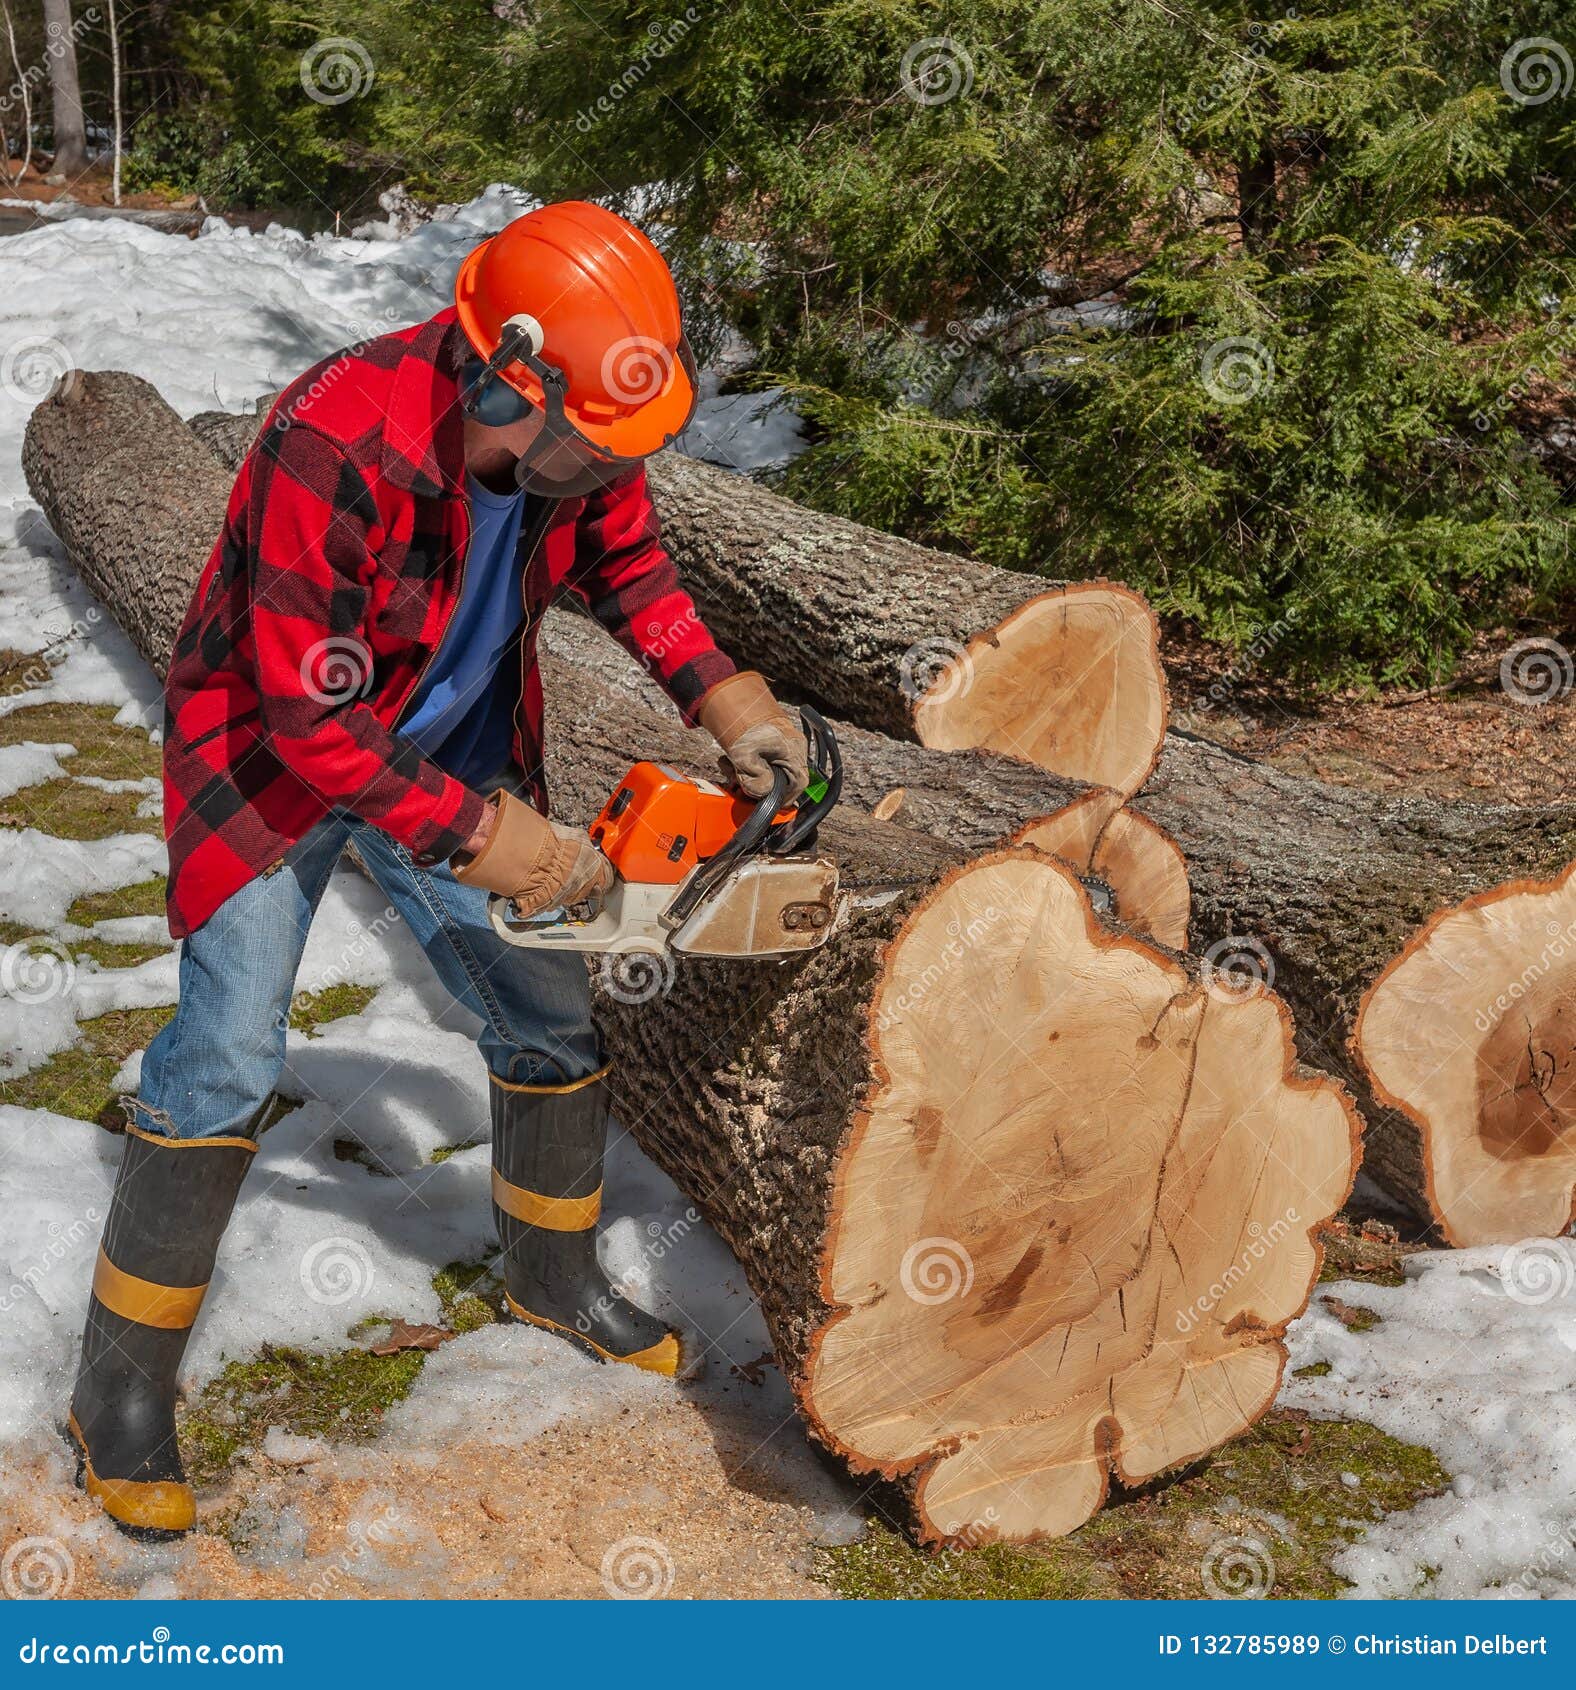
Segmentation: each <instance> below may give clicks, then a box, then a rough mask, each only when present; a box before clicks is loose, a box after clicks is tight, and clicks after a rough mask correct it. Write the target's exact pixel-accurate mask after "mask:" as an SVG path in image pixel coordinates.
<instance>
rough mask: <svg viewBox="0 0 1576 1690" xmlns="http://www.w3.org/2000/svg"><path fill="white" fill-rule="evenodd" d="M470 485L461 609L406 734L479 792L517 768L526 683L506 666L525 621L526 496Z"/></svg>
mask: <svg viewBox="0 0 1576 1690" xmlns="http://www.w3.org/2000/svg"><path fill="white" fill-rule="evenodd" d="M465 481H466V490H467V492H468V494H469V498H470V507H471V544H470V550H469V551H468V552H467V553H466V554H465V582H464V585H463V586H462V587H461V589H460V602H459V603H458V604H457V605H455V607H454V612H453V614H452V615H451V616H450V618H449V625H448V627H447V628H445V629H444V632H443V643H442V644H441V645H440V646H439V647H438V649H437V651H436V652H435V653H434V654H433V659H432V664H431V666H430V667H429V668H428V670H427V673H426V674H425V675H424V676H422V679H421V684H420V686H418V687H417V689H416V691H415V693H414V694H413V695H412V696H411V698H410V701H409V702H408V703H407V704H406V706H405V709H404V711H403V712H402V714H401V717H400V722H399V730H398V731H399V732H400V733H401V734H403V735H404V737H405V738H406V739H409V740H412V741H413V742H414V743H415V744H416V745H417V746H419V747H420V748H421V750H422V752H423V753H424V754H425V755H426V756H428V757H430V758H431V759H432V760H433V762H435V763H436V764H437V765H438V767H439V768H440V769H442V770H443V771H444V772H445V773H446V774H451V775H453V776H454V777H455V779H456V780H462V781H464V782H465V783H466V784H467V785H468V786H476V785H479V784H480V783H481V782H483V781H486V780H487V779H489V778H490V777H491V776H493V775H496V774H497V773H498V772H499V770H500V769H502V768H503V767H504V765H505V764H506V763H507V762H508V761H509V750H510V742H511V739H512V737H513V733H514V725H513V715H514V711H513V705H514V701H515V699H516V698H517V696H518V694H519V686H520V678H519V673H518V668H516V669H515V670H514V671H513V672H511V673H508V674H505V673H504V663H503V660H504V658H505V657H506V656H507V655H508V654H509V651H510V649H511V647H512V646H513V644H514V639H515V636H516V635H517V634H518V633H519V632H520V624H521V623H522V622H524V621H525V600H524V597H523V595H522V591H521V582H520V562H519V557H518V555H517V554H518V550H519V542H520V525H521V522H522V519H523V518H524V516H525V494H524V493H523V492H519V491H517V492H514V493H492V492H489V491H488V490H487V489H486V488H485V487H483V486H482V485H481V483H480V482H478V481H477V480H476V478H475V477H474V476H470V475H468V476H466V478H465Z"/></svg>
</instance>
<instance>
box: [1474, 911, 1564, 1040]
mask: <svg viewBox="0 0 1576 1690" xmlns="http://www.w3.org/2000/svg"><path fill="white" fill-rule="evenodd" d="M1543 931H1544V934H1545V939H1544V943H1543V945H1542V947H1541V948H1540V950H1539V951H1538V954H1537V955H1536V956H1535V957H1534V958H1533V959H1532V961H1531V962H1529V963H1528V964H1527V966H1526V967H1525V968H1523V969H1522V971H1521V972H1520V973H1519V974H1518V975H1517V976H1516V977H1515V979H1514V980H1511V981H1510V982H1509V983H1508V984H1507V985H1506V986H1505V988H1504V990H1503V991H1501V992H1500V993H1499V994H1498V996H1496V997H1495V999H1494V1001H1493V1002H1492V1003H1489V1004H1485V1005H1484V1007H1483V1008H1482V1009H1480V1010H1479V1011H1478V1012H1477V1014H1476V1015H1475V1016H1473V1018H1472V1023H1473V1025H1474V1026H1475V1027H1476V1028H1477V1030H1478V1031H1479V1032H1480V1033H1491V1032H1492V1031H1493V1030H1494V1028H1495V1027H1497V1026H1498V1025H1499V1023H1500V1022H1501V1021H1503V1020H1504V1019H1505V1017H1506V1016H1507V1015H1509V1014H1510V1012H1511V1011H1512V1010H1513V1009H1515V1008H1516V1006H1517V1005H1518V1004H1520V1003H1521V1002H1522V1000H1523V999H1524V998H1526V997H1527V996H1528V995H1529V994H1530V993H1531V991H1532V989H1533V988H1534V987H1535V986H1536V985H1537V984H1538V983H1539V981H1541V980H1544V979H1546V978H1547V977H1548V975H1549V974H1550V972H1551V971H1552V970H1553V969H1554V968H1555V967H1556V966H1557V965H1558V964H1560V963H1562V962H1564V961H1565V959H1566V958H1567V957H1569V956H1576V921H1573V922H1569V923H1567V924H1566V925H1565V926H1563V927H1562V926H1561V925H1560V924H1559V922H1557V921H1551V922H1549V923H1548V925H1547V926H1546V927H1545V928H1544V930H1543Z"/></svg>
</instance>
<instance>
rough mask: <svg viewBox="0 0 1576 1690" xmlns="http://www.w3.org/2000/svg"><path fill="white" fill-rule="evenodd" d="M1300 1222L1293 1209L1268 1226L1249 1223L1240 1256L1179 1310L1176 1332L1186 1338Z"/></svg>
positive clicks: (1255, 1222) (1254, 1222) (1259, 1223)
mask: <svg viewBox="0 0 1576 1690" xmlns="http://www.w3.org/2000/svg"><path fill="white" fill-rule="evenodd" d="M1299 1219H1301V1217H1300V1216H1299V1215H1298V1213H1297V1211H1296V1210H1295V1209H1288V1210H1287V1211H1286V1212H1285V1214H1283V1215H1281V1216H1280V1217H1279V1218H1278V1219H1276V1220H1273V1221H1271V1222H1270V1224H1269V1225H1268V1226H1264V1225H1263V1224H1262V1223H1261V1222H1259V1221H1249V1222H1248V1242H1247V1243H1246V1244H1244V1245H1243V1247H1242V1251H1241V1253H1240V1254H1239V1255H1238V1257H1237V1259H1236V1260H1235V1261H1234V1262H1233V1263H1232V1264H1231V1266H1230V1267H1228V1268H1227V1269H1226V1271H1225V1272H1224V1273H1223V1274H1222V1275H1221V1276H1220V1278H1219V1279H1217V1280H1216V1281H1215V1282H1214V1283H1213V1284H1212V1285H1208V1286H1206V1287H1205V1288H1204V1290H1203V1291H1201V1292H1200V1293H1199V1295H1198V1296H1197V1297H1195V1298H1194V1299H1193V1301H1192V1302H1191V1303H1189V1304H1188V1306H1187V1307H1186V1308H1185V1309H1180V1310H1178V1312H1177V1316H1176V1327H1177V1331H1178V1332H1180V1333H1182V1334H1183V1335H1186V1334H1187V1333H1189V1332H1191V1331H1192V1330H1193V1328H1194V1327H1195V1326H1196V1325H1197V1324H1198V1322H1199V1321H1200V1320H1202V1319H1203V1317H1204V1316H1205V1315H1207V1314H1209V1313H1210V1312H1211V1310H1213V1309H1216V1308H1218V1307H1219V1306H1220V1304H1221V1303H1222V1302H1223V1301H1224V1300H1225V1297H1226V1294H1227V1292H1229V1291H1232V1290H1234V1289H1235V1288H1236V1287H1237V1286H1238V1285H1240V1284H1241V1283H1242V1281H1243V1280H1244V1279H1246V1278H1247V1277H1248V1275H1249V1274H1251V1273H1252V1272H1253V1270H1254V1268H1256V1267H1257V1266H1258V1265H1259V1263H1260V1262H1262V1261H1263V1260H1264V1258H1265V1257H1266V1256H1268V1255H1269V1254H1270V1253H1271V1251H1273V1250H1276V1249H1278V1248H1279V1247H1280V1245H1281V1244H1282V1243H1283V1242H1284V1241H1285V1240H1286V1239H1287V1238H1288V1237H1289V1236H1291V1234H1292V1232H1293V1230H1294V1229H1295V1227H1296V1225H1297V1222H1298V1220H1299Z"/></svg>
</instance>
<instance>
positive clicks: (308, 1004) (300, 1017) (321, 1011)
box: [290, 984, 377, 1035]
mask: <svg viewBox="0 0 1576 1690" xmlns="http://www.w3.org/2000/svg"><path fill="white" fill-rule="evenodd" d="M376 995H377V987H376V986H352V985H348V984H341V985H338V986H326V987H324V989H323V990H322V991H321V992H298V993H297V994H296V997H295V1000H294V1001H293V1002H292V1003H291V1005H290V1025H291V1026H292V1027H293V1028H294V1029H295V1031H296V1032H298V1033H306V1034H308V1035H310V1034H312V1033H314V1032H315V1031H316V1030H317V1029H318V1028H319V1027H323V1026H326V1025H327V1024H328V1023H329V1022H330V1021H342V1020H343V1019H344V1018H345V1017H346V1016H347V1015H359V1014H360V1013H361V1012H362V1010H364V1009H365V1008H366V1007H367V1005H368V1004H369V1003H371V1002H372V1000H373V998H374V997H375V996H376Z"/></svg>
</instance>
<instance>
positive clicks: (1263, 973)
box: [1199, 933, 1275, 1002]
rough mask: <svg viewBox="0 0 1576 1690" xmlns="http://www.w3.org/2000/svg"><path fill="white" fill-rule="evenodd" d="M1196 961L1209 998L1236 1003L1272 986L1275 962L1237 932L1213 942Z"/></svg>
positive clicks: (1254, 943)
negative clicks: (1198, 963)
mask: <svg viewBox="0 0 1576 1690" xmlns="http://www.w3.org/2000/svg"><path fill="white" fill-rule="evenodd" d="M1199 961H1200V965H1201V966H1200V974H1201V977H1202V979H1203V982H1204V986H1205V989H1206V990H1207V991H1208V992H1209V994H1210V996H1211V997H1213V998H1217V999H1222V1000H1225V1001H1238V1002H1240V1001H1241V1000H1243V999H1245V998H1256V997H1258V996H1259V995H1260V993H1262V992H1267V991H1269V990H1270V989H1271V988H1272V987H1273V986H1274V984H1275V959H1274V958H1273V957H1272V956H1271V955H1270V953H1269V951H1268V949H1267V948H1266V947H1265V946H1264V945H1263V944H1262V943H1261V942H1260V941H1259V940H1258V939H1254V938H1251V937H1248V936H1245V935H1243V934H1241V933H1228V934H1227V935H1226V937H1225V938H1224V939H1217V940H1216V941H1215V942H1214V944H1213V945H1211V946H1210V947H1209V949H1208V950H1207V951H1205V952H1204V954H1203V956H1202V957H1201V958H1200V959H1199Z"/></svg>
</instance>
